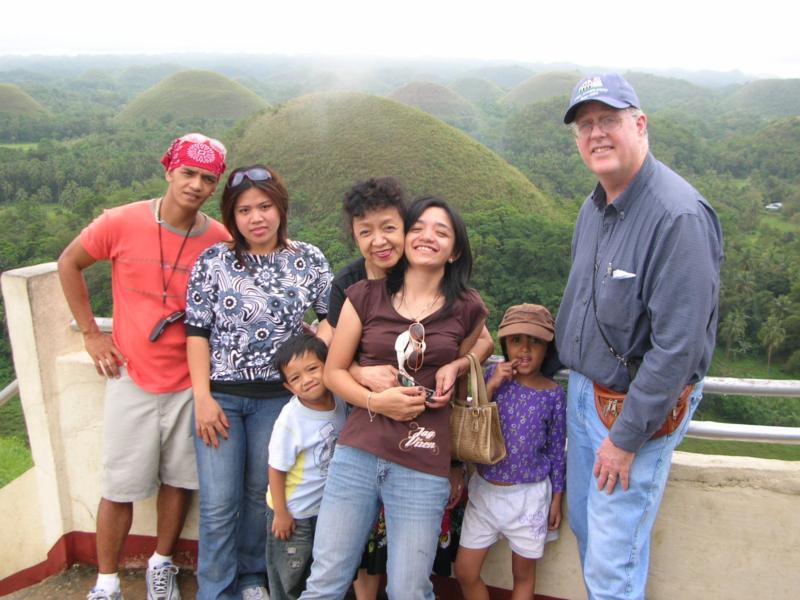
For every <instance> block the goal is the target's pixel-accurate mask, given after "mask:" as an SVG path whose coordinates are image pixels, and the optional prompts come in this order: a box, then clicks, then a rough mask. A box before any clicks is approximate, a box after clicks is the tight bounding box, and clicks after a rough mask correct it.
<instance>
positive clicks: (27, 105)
mask: <svg viewBox="0 0 800 600" xmlns="http://www.w3.org/2000/svg"><path fill="white" fill-rule="evenodd" d="M46 112H47V111H46V110H45V109H44V107H43V106H42V105H41V104H39V103H38V102H37V101H36V100H34V99H33V98H31V97H30V96H29V95H28V94H27V93H26V92H25V91H23V90H22V89H21V88H20V87H19V86H17V85H14V84H13V83H0V115H15V116H25V117H30V116H38V115H43V114H45V113H46Z"/></svg>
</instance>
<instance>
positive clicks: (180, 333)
mask: <svg viewBox="0 0 800 600" xmlns="http://www.w3.org/2000/svg"><path fill="white" fill-rule="evenodd" d="M158 231H159V225H158V224H157V223H156V220H155V201H154V200H142V201H140V202H133V203H131V204H125V205H123V206H118V207H116V208H111V209H108V210H106V211H103V214H101V215H100V216H99V217H97V218H96V219H95V220H94V221H92V223H90V224H89V225H88V226H87V227H86V228H85V229H84V230H83V231H82V232H81V235H80V240H81V244H82V245H83V247H84V248H85V249H86V251H87V252H88V253H89V254H90V255H91V256H92V257H93V258H95V259H97V260H110V261H111V293H112V296H113V300H114V314H113V316H114V328H113V338H114V344H116V346H117V348H119V349H120V351H121V352H122V354H123V356H125V358H126V360H127V368H128V374H129V375H130V376H131V379H133V381H134V382H136V384H137V385H138V386H139V387H141V388H142V389H144V390H146V391H148V392H151V393H156V394H158V393H163V392H176V391H180V390H185V389H187V388H189V387H191V385H192V383H191V380H190V378H189V366H188V365H187V363H186V333H185V330H184V327H183V319H181V320H179V321H178V322H177V323H174V324H172V325H170V326H168V327H167V328H166V329H165V330H164V333H163V334H162V335H161V337H160V338H158V340H156V341H155V342H151V341H150V339H149V338H150V332H151V331H152V329H153V327H154V326H155V325H156V323H157V322H158V321H159V319H161V318H162V317H165V316H166V315H169V314H171V313H173V312H175V311H176V310H184V309H185V307H186V284H187V282H188V280H189V275H190V274H191V271H192V266H193V265H194V263H195V260H197V257H198V256H199V255H200V253H201V252H202V251H203V250H205V249H206V248H208V247H209V246H211V245H212V244H215V243H217V242H220V241H224V240H228V239H230V236H229V235H228V232H227V231H226V230H225V228H224V227H223V226H222V225H221V224H220V223H219V222H217V221H215V220H214V219H212V218H210V217H205V222H204V223H203V225H202V226H201V227H198V228H196V229H193V230H192V232H191V234H190V235H189V237H188V238H187V239H186V245H185V246H184V248H183V252H181V253H180V259H179V260H177V264H176V259H177V257H178V252H179V250H180V248H181V244H182V243H183V242H184V238H185V233H184V232H180V231H176V230H174V229H172V228H171V227H170V226H169V225H167V224H166V223H164V224H162V225H161V242H160V244H161V248H162V249H163V256H164V264H163V279H162V266H161V265H160V262H161V258H160V252H159V235H158ZM173 270H174V273H173ZM163 281H168V285H167V290H166V301H165V300H164V299H163V291H164V288H163Z"/></svg>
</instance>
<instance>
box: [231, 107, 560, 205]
mask: <svg viewBox="0 0 800 600" xmlns="http://www.w3.org/2000/svg"><path fill="white" fill-rule="evenodd" d="M229 146H230V149H231V157H232V159H233V160H232V162H231V164H239V165H241V164H248V163H254V162H264V163H267V164H270V165H272V166H274V167H275V168H276V169H277V170H278V171H280V172H281V173H282V174H283V175H284V176H285V178H286V180H287V185H288V186H289V193H290V195H291V196H292V198H293V206H292V214H293V215H297V214H300V215H302V216H303V217H304V218H308V217H311V218H312V219H325V218H328V217H330V216H331V215H335V218H336V219H338V218H339V214H340V211H341V199H342V194H343V193H344V191H345V190H347V189H348V188H349V187H350V186H351V185H352V184H353V183H355V182H356V181H358V180H363V179H367V178H369V177H374V176H381V175H393V176H396V177H398V178H399V179H400V180H401V181H402V182H403V183H404V185H405V186H406V188H407V190H408V191H409V193H410V195H412V196H413V195H420V194H435V195H440V196H442V197H444V198H446V199H447V200H450V201H452V202H453V203H454V204H455V205H456V206H458V207H460V208H461V209H462V210H464V211H469V210H473V209H479V208H482V207H487V206H491V205H493V204H500V203H502V204H504V205H509V206H513V207H516V208H519V209H521V210H523V211H536V212H537V213H540V214H542V215H544V216H547V217H549V218H552V219H560V217H561V214H562V211H561V209H560V207H558V206H557V205H556V204H555V203H554V201H553V200H551V199H550V198H548V197H546V196H545V195H543V194H542V193H541V192H540V191H539V190H538V188H536V186H534V185H533V184H532V183H531V182H530V181H529V180H528V179H526V178H525V177H524V176H523V175H522V173H520V172H519V171H517V170H516V169H515V168H514V167H512V166H510V165H509V164H508V163H506V162H505V161H504V160H503V159H502V158H500V157H499V156H498V155H497V154H495V153H494V152H492V151H491V150H489V149H488V148H486V147H485V146H483V145H481V144H479V143H478V142H476V141H475V140H473V139H472V138H470V137H468V136H467V135H465V134H464V133H462V132H460V131H458V130H456V129H454V128H452V127H449V126H447V125H446V124H444V123H442V122H441V121H440V120H438V119H436V118H433V117H431V116H429V115H426V114H424V113H421V112H420V111H418V110H413V109H411V108H409V107H407V106H404V105H403V104H400V103H399V102H394V101H392V100H388V99H385V98H380V97H377V96H371V95H368V94H361V93H345V92H329V93H319V94H311V95H307V96H303V97H300V98H297V99H295V100H293V101H290V102H289V103H287V104H286V105H284V106H282V107H281V108H280V109H278V110H277V111H275V112H272V113H269V114H262V115H259V116H256V117H254V118H251V119H249V120H248V121H247V122H246V123H243V124H241V125H240V126H239V127H238V136H237V137H236V139H234V140H232V141H231V143H230V144H229ZM294 200H297V202H296V203H294Z"/></svg>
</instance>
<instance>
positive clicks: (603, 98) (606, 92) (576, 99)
mask: <svg viewBox="0 0 800 600" xmlns="http://www.w3.org/2000/svg"><path fill="white" fill-rule="evenodd" d="M592 101H594V102H602V103H603V104H608V105H609V106H612V107H614V108H629V107H634V108H641V106H640V104H639V97H638V96H637V95H636V92H635V91H634V89H633V86H631V84H630V83H628V82H627V81H625V78H624V77H623V76H622V75H620V74H619V73H599V74H595V75H588V76H587V77H584V78H583V79H581V80H580V81H579V82H578V85H576V86H575V89H573V90H572V97H571V99H570V102H569V108H568V109H567V112H566V113H565V114H564V123H566V124H567V125H569V124H570V123H572V122H573V121H574V120H575V112H576V111H577V110H578V106H580V105H581V104H583V103H584V102H592Z"/></svg>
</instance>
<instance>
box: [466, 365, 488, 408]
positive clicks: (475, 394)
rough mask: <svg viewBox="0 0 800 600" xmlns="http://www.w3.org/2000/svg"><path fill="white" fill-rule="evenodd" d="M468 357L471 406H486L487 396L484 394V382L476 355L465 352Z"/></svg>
mask: <svg viewBox="0 0 800 600" xmlns="http://www.w3.org/2000/svg"><path fill="white" fill-rule="evenodd" d="M467 358H468V359H469V382H470V388H471V391H472V404H473V406H486V405H487V404H489V398H488V397H487V394H486V382H485V381H484V380H483V369H481V363H480V361H479V360H478V357H477V356H475V355H474V354H473V353H472V352H467Z"/></svg>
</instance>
